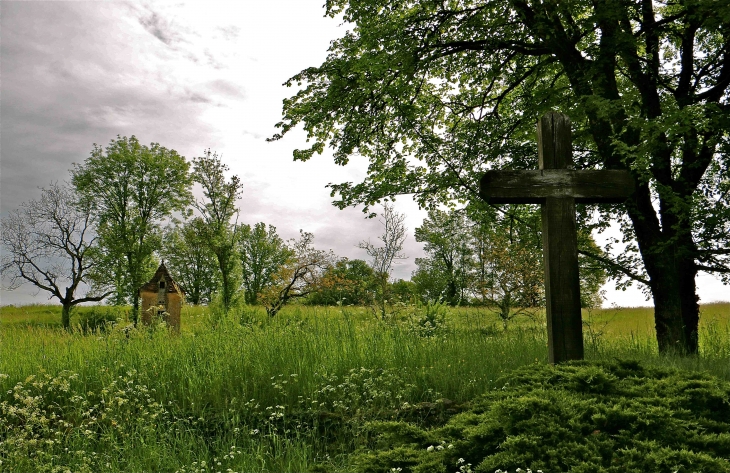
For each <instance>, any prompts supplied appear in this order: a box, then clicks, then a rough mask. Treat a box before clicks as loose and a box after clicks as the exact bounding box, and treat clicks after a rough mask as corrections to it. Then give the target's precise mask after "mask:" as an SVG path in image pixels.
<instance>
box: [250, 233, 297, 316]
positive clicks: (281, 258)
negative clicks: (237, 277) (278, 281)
mask: <svg viewBox="0 0 730 473" xmlns="http://www.w3.org/2000/svg"><path fill="white" fill-rule="evenodd" d="M238 239H239V240H238V244H239V252H240V257H241V271H242V275H243V279H242V280H243V287H244V291H245V298H246V303H248V304H256V303H257V302H258V296H259V294H260V293H261V291H263V290H264V289H266V288H268V287H269V286H271V284H272V283H273V282H274V274H276V272H277V271H278V270H279V269H280V268H281V267H282V266H283V265H284V263H286V262H287V260H288V259H289V258H290V257H292V250H291V249H289V248H288V247H287V246H286V244H285V243H284V240H282V239H281V237H280V236H279V235H278V234H277V233H276V227H274V226H273V225H269V229H268V230H267V229H266V225H265V224H264V223H263V222H259V223H257V224H256V225H254V227H253V228H251V226H250V225H243V226H241V227H240V229H239V233H238Z"/></svg>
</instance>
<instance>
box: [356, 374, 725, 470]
mask: <svg viewBox="0 0 730 473" xmlns="http://www.w3.org/2000/svg"><path fill="white" fill-rule="evenodd" d="M498 385H499V386H501V387H500V388H498V389H495V390H494V391H492V392H489V393H487V394H485V395H483V396H481V397H479V398H477V399H475V400H474V401H472V402H471V403H470V407H469V409H468V410H466V411H464V412H462V413H459V414H456V415H454V416H453V417H451V418H450V419H449V420H448V421H447V422H446V423H445V424H444V425H442V426H439V427H434V428H423V427H420V426H418V425H415V424H411V423H407V422H392V421H391V422H371V423H369V424H368V427H367V428H368V435H369V437H370V440H369V442H368V447H367V448H364V449H361V450H360V452H359V453H358V454H357V455H356V457H355V458H354V465H355V466H356V470H357V471H360V472H365V473H371V472H372V473H375V472H383V471H398V472H402V473H408V472H412V473H417V472H419V473H426V472H428V473H437V472H443V473H446V472H450V473H452V472H457V473H462V472H463V473H466V472H474V473H476V472H489V473H493V472H495V471H498V470H502V471H507V472H513V471H519V470H517V469H518V468H522V469H523V470H522V471H525V469H528V468H529V469H531V470H532V471H533V472H537V471H542V472H544V473H598V472H602V473H603V472H605V473H625V472H635V473H639V472H641V473H644V472H647V473H648V472H661V473H690V472H698V473H699V472H704V473H726V472H730V461H729V459H730V383H728V382H726V381H723V380H719V379H717V378H714V377H711V376H708V375H703V374H697V373H689V372H684V371H673V370H663V369H652V368H645V367H643V366H641V365H640V364H638V363H636V362H598V363H590V362H573V363H568V364H563V365H558V366H549V365H537V364H536V365H532V366H527V367H524V368H520V369H517V370H515V371H513V372H512V373H511V374H509V375H507V376H506V377H504V378H502V379H501V380H500V381H499V383H498Z"/></svg>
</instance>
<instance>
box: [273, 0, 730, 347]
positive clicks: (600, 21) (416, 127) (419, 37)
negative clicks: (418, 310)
mask: <svg viewBox="0 0 730 473" xmlns="http://www.w3.org/2000/svg"><path fill="white" fill-rule="evenodd" d="M326 6H327V14H328V15H330V16H332V17H335V16H337V17H338V18H339V17H341V18H342V19H343V20H344V21H345V22H346V24H349V25H351V26H352V29H351V30H349V31H347V32H346V33H345V34H344V36H343V37H342V38H340V39H337V40H335V41H334V42H332V44H331V46H330V52H329V55H328V57H327V59H326V60H325V62H324V63H323V64H322V65H321V66H319V67H312V68H308V69H306V70H304V71H302V72H301V73H299V74H297V75H296V76H294V77H293V78H291V79H290V80H289V81H288V82H287V84H288V85H298V84H303V85H304V87H303V89H302V90H301V91H300V92H298V93H297V94H296V95H295V96H294V97H292V98H290V99H287V100H285V102H284V119H283V121H282V122H281V123H279V127H281V133H280V134H278V135H275V136H274V139H278V138H280V137H281V136H282V135H283V134H285V133H287V132H288V131H289V130H291V129H292V128H294V127H295V126H297V125H298V124H303V126H304V129H305V130H306V132H307V134H308V138H309V141H310V143H311V145H310V146H309V147H308V148H307V149H303V150H297V151H295V154H294V157H295V159H299V160H307V159H308V158H310V157H311V156H312V155H313V154H314V153H321V152H322V151H323V150H324V148H325V147H326V146H329V147H331V148H333V150H334V159H335V161H336V162H337V163H339V164H346V163H347V162H348V160H349V159H350V158H351V157H353V156H356V155H357V156H364V157H365V158H367V159H369V160H370V166H369V168H368V174H367V176H366V177H365V179H364V180H363V181H362V182H360V183H355V184H353V183H349V182H347V183H341V184H333V185H332V190H333V192H334V193H335V194H337V195H338V199H337V200H336V201H335V203H336V204H337V205H339V206H341V207H345V206H348V205H353V204H359V203H364V204H366V205H368V204H372V203H374V202H377V201H378V200H380V199H382V198H383V197H385V196H388V195H393V194H401V193H412V194H414V195H415V197H416V199H417V200H418V201H419V202H420V203H421V204H424V205H428V204H432V203H433V202H438V201H445V200H450V199H461V200H466V199H469V200H474V199H478V192H477V188H478V186H477V182H478V179H479V177H480V176H481V175H482V173H483V172H484V171H485V170H486V169H488V168H513V169H535V168H536V167H537V149H536V143H535V139H534V136H535V131H534V130H535V123H536V121H537V120H538V118H539V117H540V116H542V115H543V114H544V113H545V112H547V111H551V110H559V111H561V112H564V113H566V114H568V115H569V116H570V117H571V118H572V121H573V125H574V147H575V151H574V155H575V156H574V158H575V167H576V168H578V169H624V170H629V171H630V172H631V173H632V175H633V177H634V180H635V184H636V191H635V192H634V194H633V195H632V196H631V197H630V198H629V200H628V201H627V203H626V204H625V205H613V206H601V208H600V210H599V212H600V213H601V214H602V215H601V217H600V218H599V219H597V220H593V222H592V223H593V224H594V225H596V226H599V227H600V226H606V225H608V223H609V222H611V221H614V222H615V221H618V222H620V224H621V228H622V230H623V232H624V236H625V237H626V239H627V240H628V241H630V242H635V245H634V246H635V249H636V252H635V253H633V254H632V253H631V252H630V251H627V252H623V253H622V257H621V258H612V259H611V258H605V257H603V258H602V259H598V258H596V259H597V261H600V262H601V263H602V264H604V265H605V267H606V268H608V269H612V270H613V271H614V274H621V275H623V276H624V277H627V278H630V279H632V280H633V281H638V282H640V283H642V284H645V285H647V286H648V288H649V290H650V291H651V294H652V295H653V298H654V306H655V321H656V333H657V339H658V342H659V349H660V351H661V352H667V351H672V350H678V351H680V352H683V353H697V350H698V340H697V333H698V332H697V328H698V320H699V306H698V297H697V294H696V283H695V278H696V275H697V273H698V271H707V272H711V273H720V274H724V275H725V277H727V276H728V273H729V272H730V260H729V258H730V238H729V237H728V235H729V234H730V179H729V178H728V177H729V176H730V171H729V168H730V158H729V157H730V138H729V131H730V108H729V107H730V103H729V99H730V96H729V94H728V87H729V86H730V3H728V2H718V1H715V0H670V1H667V2H657V1H654V0H623V1H620V0H616V1H600V2H578V1H570V0H568V1H561V2H542V1H537V0H534V1H533V0H454V1H450V2H443V1H441V0H438V1H436V0H418V1H415V0H406V1H401V0H330V1H328V2H327V4H326ZM338 21H339V20H338ZM594 214H595V212H583V213H582V214H581V215H583V216H590V215H594ZM581 223H582V224H585V223H591V222H587V221H586V220H585V219H584V220H583V221H582V222H581ZM629 246H630V248H629V250H630V249H631V245H629ZM595 256H597V255H595Z"/></svg>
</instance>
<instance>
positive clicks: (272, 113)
mask: <svg viewBox="0 0 730 473" xmlns="http://www.w3.org/2000/svg"><path fill="white" fill-rule="evenodd" d="M323 3H324V0H267V1H265V2H264V1H254V0H240V1H220V2H216V1H210V0H206V1H202V0H201V1H187V2H164V1H154V2H101V1H99V2H93V1H86V2H35V1H18V2H15V1H5V0H3V1H2V2H0V22H1V24H0V35H1V37H0V74H1V79H2V83H1V90H0V126H1V127H0V198H1V202H0V204H1V209H0V210H1V211H2V214H0V216H2V215H5V214H6V212H7V211H9V210H11V209H15V208H17V207H18V206H19V205H20V203H21V202H24V201H27V200H29V199H35V198H37V197H39V195H40V192H39V191H38V189H37V188H38V187H39V186H47V185H48V184H49V183H50V182H52V181H63V180H67V179H68V176H69V173H68V170H69V169H70V168H71V167H72V164H73V163H81V162H83V161H84V159H86V158H87V157H88V156H89V152H90V151H91V149H92V146H93V144H94V143H98V144H100V145H103V146H106V144H108V143H109V141H110V140H111V139H113V138H115V137H116V136H117V135H122V136H131V135H135V136H137V138H138V139H139V140H140V141H141V142H142V143H145V144H149V143H150V142H158V143H160V144H161V145H162V146H165V147H167V148H172V149H175V150H177V151H178V152H179V153H180V154H182V155H183V156H185V157H186V158H188V159H191V158H193V157H196V156H200V155H201V154H202V152H203V150H204V149H206V148H210V149H211V150H214V151H217V152H218V154H219V155H222V159H223V161H224V162H225V163H226V164H227V165H228V166H229V167H230V168H231V172H232V173H234V174H237V175H239V176H240V177H241V178H242V180H243V182H244V184H245V191H244V198H243V199H242V200H241V202H240V204H239V207H240V211H241V215H240V221H242V222H243V223H249V224H254V223H256V222H261V221H262V222H265V223H267V224H271V225H274V226H276V228H277V230H278V232H279V234H280V235H281V236H282V237H283V238H285V239H288V238H293V237H295V236H297V235H298V232H299V229H304V230H306V231H310V232H313V233H314V235H315V246H316V247H318V248H320V249H330V248H331V249H333V250H334V251H335V253H337V254H338V255H340V256H346V257H348V258H361V259H367V257H366V255H365V253H364V251H363V250H360V249H358V248H357V247H356V245H357V243H358V242H359V241H361V240H364V239H368V238H370V239H371V240H373V241H375V239H376V238H377V236H378V235H379V234H380V233H381V227H380V224H379V223H378V221H377V220H374V219H373V220H366V219H364V215H363V213H362V212H361V209H359V208H357V209H353V208H350V209H346V210H338V209H337V208H335V207H333V206H332V205H331V204H330V202H331V200H332V199H331V198H330V197H329V190H328V189H326V188H325V185H326V184H327V183H329V182H334V183H338V182H343V181H355V182H357V181H359V180H361V179H362V177H363V176H364V175H365V170H366V167H367V163H366V162H362V161H358V159H357V158H354V159H352V160H351V164H349V165H348V166H346V167H340V166H336V165H335V164H333V163H332V160H331V157H330V156H329V155H328V154H325V155H322V156H315V157H314V158H313V159H312V160H311V161H309V162H307V163H301V162H293V161H292V150H293V149H294V148H297V147H300V148H301V147H303V145H304V140H305V136H304V134H303V133H301V132H300V131H298V132H293V133H290V134H289V135H287V137H286V138H285V139H284V140H282V141H278V142H275V143H267V142H266V141H265V139H266V138H267V137H269V136H271V135H272V134H273V133H274V132H275V131H276V130H275V128H274V124H275V123H276V122H278V121H279V120H280V118H281V103H282V99H284V98H285V97H288V96H290V95H292V94H293V93H294V92H295V91H294V89H287V88H286V87H283V86H282V83H283V82H284V81H285V80H286V79H288V78H289V77H291V76H292V75H294V74H296V73H297V72H299V71H300V70H302V69H304V68H306V67H309V66H318V65H320V64H321V63H322V61H323V60H324V59H325V57H326V54H327V48H328V46H329V42H330V41H331V40H333V39H335V38H338V37H340V36H342V35H343V33H344V32H345V31H346V28H347V26H346V25H341V24H340V22H339V21H338V20H333V19H330V18H325V17H324V16H323V15H324V9H323V8H322V4H323ZM396 210H397V211H399V212H401V213H404V214H406V216H407V220H406V225H407V227H408V229H409V237H408V240H407V241H406V245H405V253H406V254H407V255H408V256H409V259H408V260H406V261H405V262H403V263H402V264H400V265H399V266H398V267H396V270H395V272H394V276H395V277H396V278H405V279H409V278H410V274H411V272H412V271H413V270H414V269H415V261H414V260H415V258H417V257H420V256H422V254H423V253H422V249H421V244H420V243H417V242H416V241H415V240H414V238H413V230H414V229H415V228H416V227H417V226H419V225H420V224H421V221H422V220H423V218H424V216H425V212H424V211H420V210H418V207H417V206H416V205H415V204H414V203H413V202H412V201H411V199H410V197H401V198H399V199H398V200H397V202H396ZM699 285H700V296H701V297H702V301H703V302H709V301H712V300H723V299H725V300H727V299H730V297H727V296H725V291H726V290H727V289H728V288H727V287H723V286H722V285H720V284H719V283H718V282H717V281H716V280H714V279H713V278H709V277H708V278H701V279H700V280H699ZM612 287H613V285H612V284H609V286H608V287H607V290H608V300H607V304H608V305H610V304H614V303H615V304H618V305H649V303H648V302H646V301H645V299H644V297H643V296H642V294H641V292H640V291H638V290H633V291H628V292H626V293H623V292H619V293H617V292H615V291H613V290H612V289H611V288H612ZM33 294H34V291H33V290H32V289H31V288H23V289H18V290H16V291H13V292H7V291H4V290H3V291H2V293H1V294H0V303H1V304H11V303H15V304H18V303H27V302H39V303H43V302H45V301H46V300H47V295H45V294H39V295H38V296H37V297H35V298H34V297H33Z"/></svg>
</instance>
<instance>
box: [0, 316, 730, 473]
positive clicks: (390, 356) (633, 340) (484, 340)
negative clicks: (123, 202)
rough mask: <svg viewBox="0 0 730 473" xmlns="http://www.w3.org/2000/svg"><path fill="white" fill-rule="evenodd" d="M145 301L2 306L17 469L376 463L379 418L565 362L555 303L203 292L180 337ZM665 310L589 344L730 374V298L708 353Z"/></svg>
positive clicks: (444, 409)
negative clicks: (403, 302) (144, 319)
mask: <svg viewBox="0 0 730 473" xmlns="http://www.w3.org/2000/svg"><path fill="white" fill-rule="evenodd" d="M127 311H128V309H126V308H113V307H81V308H78V309H77V311H76V312H75V314H74V316H73V318H72V323H74V324H75V327H76V329H75V330H74V331H73V332H71V333H69V332H66V331H64V330H62V329H61V327H60V308H58V307H53V306H23V307H12V306H5V307H2V308H1V309H0V461H1V462H2V464H0V471H8V472H16V471H17V472H25V471H44V472H45V471H48V472H65V471H72V472H85V471H88V472H96V471H111V472H116V471H119V472H121V471H125V472H137V471H138V472H145V471H164V472H168V471H169V472H218V471H220V472H255V471H261V472H263V471H271V472H303V471H368V470H367V469H363V468H360V467H358V464H357V462H353V458H354V457H353V454H354V453H355V452H361V451H363V450H364V449H366V448H368V446H369V445H371V443H372V440H373V434H372V432H371V431H370V430H369V427H368V425H370V423H372V422H374V421H382V422H391V421H405V422H408V423H411V424H413V425H419V426H431V425H440V424H443V422H445V421H446V420H447V419H448V418H450V417H451V416H453V415H454V414H455V413H458V412H460V411H462V410H464V409H465V406H468V405H469V403H470V401H471V400H473V399H474V398H476V397H478V396H479V395H481V394H483V393H487V392H490V391H494V390H495V388H500V387H502V386H503V381H501V379H502V378H503V377H504V376H505V375H507V374H509V373H511V372H513V371H514V370H516V369H518V368H520V367H526V366H527V367H529V366H533V365H535V366H537V365H545V364H546V363H547V336H546V332H545V321H544V316H541V315H540V314H537V315H536V316H535V317H533V318H531V319H528V318H522V319H517V320H516V321H515V322H514V323H511V324H510V326H509V327H508V329H507V330H506V331H505V330H503V328H502V324H501V322H500V321H499V320H498V319H497V318H496V317H495V316H494V315H493V314H491V313H489V312H488V311H487V310H485V309H480V308H470V307H460V308H447V307H444V306H438V305H435V306H417V307H411V306H403V307H400V308H398V309H396V310H395V312H394V314H393V316H392V317H391V318H390V319H388V320H386V321H383V320H380V319H378V318H376V317H375V316H374V314H373V312H372V311H370V310H369V309H367V308H361V307H305V306H297V305H293V306H288V307H286V308H285V309H284V310H282V312H281V313H279V314H278V315H277V316H276V317H275V318H268V317H267V316H266V314H265V312H264V310H263V309H261V308H258V307H245V306H244V307H240V308H237V309H236V310H234V311H232V312H231V313H229V314H227V315H223V314H222V313H221V312H220V311H219V310H217V309H216V308H215V307H210V308H207V307H185V308H184V309H183V313H182V331H181V333H180V335H171V334H169V333H168V331H167V330H166V329H165V328H164V327H154V328H152V329H149V328H144V329H142V328H140V329H133V328H132V327H131V326H130V325H129V324H128V323H126V322H125V321H124V320H123V319H124V317H125V316H126V315H127V314H126V312H127ZM652 317H653V314H652V309H649V308H623V309H601V310H593V311H590V312H586V313H584V334H585V343H586V359H587V360H593V361H601V360H607V361H611V360H617V359H618V360H627V359H630V360H635V361H637V362H639V363H640V364H641V365H642V366H646V367H658V368H662V369H665V368H676V369H679V370H682V371H683V372H690V373H707V374H710V375H713V376H715V377H717V378H719V379H721V380H725V381H730V303H722V304H710V305H705V306H703V307H702V316H701V333H700V356H698V357H679V356H671V355H662V356H660V355H658V353H657V347H656V342H655V340H654V332H653V321H652ZM104 318H117V319H119V322H118V323H117V324H116V325H114V326H113V327H107V329H106V330H102V329H100V328H98V327H97V328H94V324H89V321H90V320H92V321H93V320H96V319H104ZM82 324H85V325H82ZM84 327H85V328H86V330H84V329H83V328H84ZM462 466H465V465H462ZM388 471H389V470H388ZM394 471H396V470H395V469H394ZM414 471H415V470H414ZM459 471H466V470H463V469H462V470H459ZM546 473H547V472H546Z"/></svg>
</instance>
